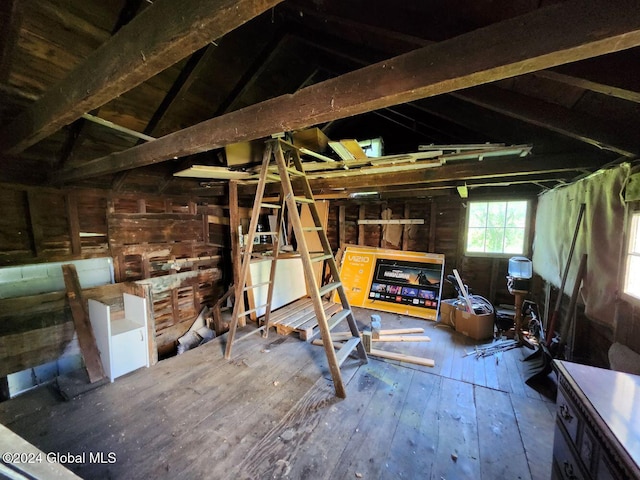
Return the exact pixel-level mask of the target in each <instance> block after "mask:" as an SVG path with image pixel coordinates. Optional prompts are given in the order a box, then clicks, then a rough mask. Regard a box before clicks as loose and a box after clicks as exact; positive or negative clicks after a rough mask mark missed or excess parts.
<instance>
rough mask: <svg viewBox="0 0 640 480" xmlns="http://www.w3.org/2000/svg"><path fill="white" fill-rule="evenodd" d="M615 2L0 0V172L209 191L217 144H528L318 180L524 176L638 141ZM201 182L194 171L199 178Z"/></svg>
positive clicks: (435, 185) (398, 187)
mask: <svg viewBox="0 0 640 480" xmlns="http://www.w3.org/2000/svg"><path fill="white" fill-rule="evenodd" d="M638 6H639V5H638V2H637V1H623V0H608V1H604V0H582V1H567V2H560V1H545V0H455V1H451V0H449V1H445V0H432V1H428V2H425V1H419V0H408V1H404V2H390V1H388V0H367V1H365V0H353V1H348V2H345V1H340V0H295V1H290V0H285V1H279V0H241V1H231V0H184V1H181V2H175V1H172V0H155V1H153V2H152V1H150V0H146V1H143V0H111V1H108V2H104V1H102V0H4V1H3V2H1V3H0V10H1V12H0V13H1V16H0V22H1V23H0V142H1V149H2V152H3V153H0V181H4V182H17V183H28V184H37V185H55V186H60V185H70V186H74V185H79V186H98V187H102V188H113V189H119V190H133V191H149V192H157V193H163V192H165V193H179V194H194V195H195V194H197V195H214V196H215V195H221V194H223V193H224V182H220V184H219V185H216V184H215V182H214V184H213V188H206V189H205V188H204V187H203V186H202V180H201V179H197V178H194V179H189V178H177V177H174V176H173V173H175V172H176V171H178V170H181V169H184V168H185V167H186V166H189V165H191V164H194V163H196V164H204V165H224V156H223V154H222V152H223V150H222V147H224V146H225V145H226V144H229V143H233V142H238V141H244V140H255V139H260V138H265V137H268V136H270V135H271V134H276V133H279V132H282V131H292V130H299V129H302V128H305V127H310V126H317V127H319V128H321V129H322V130H323V131H324V132H325V133H326V134H327V135H328V136H329V137H330V138H332V139H336V140H339V139H345V138H356V139H366V138H374V137H382V138H383V139H384V143H385V153H387V154H394V153H405V152H413V151H416V150H417V149H418V146H419V145H429V144H435V145H441V144H446V145H452V144H454V145H459V144H479V143H486V142H491V143H502V144H505V145H520V144H530V145H531V146H532V153H531V155H529V156H527V157H524V158H522V157H519V156H517V155H515V156H511V157H501V158H495V159H485V160H482V161H479V160H478V159H477V158H476V159H471V160H467V161H460V162H455V163H451V164H445V165H443V166H441V167H438V168H433V169H428V170H424V171H420V172H419V173H416V172H405V173H397V174H394V173H393V172H391V173H389V172H387V173H385V174H379V175H375V176H371V175H369V176H367V177H366V178H364V177H363V178H362V179H360V178H354V177H349V178H348V179H340V178H335V179H318V180H316V181H315V183H314V185H313V186H314V188H315V189H316V190H318V191H321V192H322V193H325V194H330V193H331V192H335V191H343V190H344V189H345V188H347V189H353V190H357V189H366V188H370V187H371V186H376V187H378V188H379V189H380V190H381V191H386V192H388V195H390V196H391V195H393V196H403V195H404V196H415V195H416V192H418V194H420V195H425V196H428V195H435V194H453V193H455V186H456V185H460V184H461V183H466V184H467V185H468V186H469V187H470V188H471V190H470V191H472V192H474V191H475V192H485V193H502V192H514V191H516V192H529V193H531V192H537V191H540V190H541V189H545V188H550V187H553V186H555V185H557V184H558V183H563V182H567V181H570V180H571V179H573V178H576V177H578V176H581V175H584V174H586V173H588V172H591V171H593V170H595V169H597V168H599V167H602V166H604V165H607V164H610V163H612V162H613V163H615V162H619V161H622V160H626V159H634V158H635V157H636V156H637V155H638V153H639V152H640V136H639V135H638V134H637V128H638V125H639V124H640V122H639V120H640V106H639V102H640V62H639V59H640V49H639V48H638V47H637V45H640V8H638ZM211 186H212V185H211V184H210V183H209V184H208V187H211Z"/></svg>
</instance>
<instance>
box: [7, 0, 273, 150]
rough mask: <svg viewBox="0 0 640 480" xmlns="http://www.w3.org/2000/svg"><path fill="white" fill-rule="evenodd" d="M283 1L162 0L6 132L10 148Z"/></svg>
mask: <svg viewBox="0 0 640 480" xmlns="http://www.w3.org/2000/svg"><path fill="white" fill-rule="evenodd" d="M280 1H281V0H182V1H181V2H175V1H173V0H156V1H155V3H154V4H153V5H151V6H150V7H148V8H147V9H145V10H144V11H143V12H142V13H141V14H140V15H138V16H136V17H135V18H134V19H133V20H132V21H131V22H130V23H129V24H128V25H127V26H126V27H124V28H123V29H122V30H121V31H120V32H118V33H117V34H116V35H114V36H113V37H111V39H109V40H108V41H107V42H106V43H105V44H104V45H102V46H101V47H100V48H98V49H97V50H96V51H95V52H93V53H92V54H91V55H90V56H89V57H88V58H87V59H86V61H84V62H83V63H81V64H80V65H78V67H77V68H76V69H75V70H73V71H72V72H71V73H70V74H69V75H68V76H67V77H66V78H65V79H64V81H63V82H61V83H60V84H58V85H57V86H55V87H53V88H51V89H50V90H48V91H47V92H45V94H44V95H43V96H42V97H41V98H40V100H38V101H37V102H35V103H34V104H33V105H31V106H30V107H29V108H28V109H27V110H26V111H25V112H23V113H22V114H21V115H20V116H19V117H18V118H16V119H15V120H14V121H13V122H12V123H11V124H9V125H8V126H7V127H6V128H5V129H3V131H2V132H1V133H0V145H1V146H2V150H3V151H5V152H7V153H14V154H15V153H19V152H21V151H23V150H24V149H26V148H27V147H29V146H30V145H33V144H34V143H36V142H37V141H39V140H41V139H43V138H45V137H47V136H48V135H50V134H52V133H54V132H55V131H57V130H59V129H60V128H62V127H63V126H65V125H67V124H69V123H71V122H72V121H74V120H76V119H78V118H79V117H80V116H81V115H82V114H83V113H85V112H88V111H90V110H93V109H95V108H97V107H99V106H101V105H104V104H105V103H107V102H108V101H110V100H112V99H113V98H115V97H117V96H118V95H121V94H122V93H124V92H126V91H128V90H130V89H132V88H133V87H135V86H137V85H139V84H141V83H142V82H144V81H146V80H147V79H149V78H151V77H152V76H154V75H156V74H157V73H159V72H161V71H162V70H164V69H166V68H167V67H170V66H171V65H173V64H174V63H176V62H178V61H180V60H182V59H183V58H184V57H186V56H187V55H189V54H191V53H193V52H195V51H196V50H198V49H199V48H202V47H203V46H205V45H206V44H207V43H209V42H211V41H212V40H215V39H217V38H220V37H222V36H223V35H224V34H225V33H227V32H229V31H231V30H233V29H235V28H236V27H238V26H240V25H242V24H243V23H245V22H247V21H248V20H250V19H252V18H253V17H255V16H257V15H259V14H261V13H262V12H264V11H265V10H267V9H269V8H271V7H273V6H275V5H277V4H278V3H280Z"/></svg>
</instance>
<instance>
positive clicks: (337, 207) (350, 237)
mask: <svg viewBox="0 0 640 480" xmlns="http://www.w3.org/2000/svg"><path fill="white" fill-rule="evenodd" d="M386 209H390V210H391V217H390V218H392V219H422V220H424V223H423V224H421V225H407V226H406V227H404V228H403V231H402V236H401V240H400V243H399V245H393V244H391V243H389V242H386V241H385V240H384V238H383V234H382V226H381V225H358V219H367V220H380V219H381V215H382V212H383V211H384V210H386ZM341 211H342V213H341ZM341 215H343V216H344V221H342V222H341V221H340V219H341ZM465 219H466V209H465V202H464V201H463V200H462V199H460V198H458V197H432V198H430V199H419V200H408V201H389V202H368V203H360V204H358V203H355V202H346V201H334V202H332V205H331V208H330V210H329V225H328V229H327V235H328V236H329V241H330V243H331V246H332V248H333V249H334V250H337V249H338V247H339V246H341V245H348V244H351V245H365V246H371V247H380V248H388V249H399V250H408V251H416V252H428V253H441V254H444V256H445V276H446V275H448V274H452V273H453V269H454V268H457V269H458V270H459V271H460V274H461V275H462V277H463V278H464V280H465V282H466V283H468V285H469V286H470V288H471V289H472V290H473V291H474V293H476V294H478V295H482V296H484V297H486V298H489V299H492V300H493V301H497V302H498V303H513V297H512V296H511V295H509V293H508V291H507V286H506V276H507V270H508V259H492V258H482V257H467V256H465V255H464V228H465ZM454 295H455V292H454V290H453V287H452V286H451V285H450V284H449V283H448V282H445V284H444V287H443V296H444V298H451V297H453V296H454Z"/></svg>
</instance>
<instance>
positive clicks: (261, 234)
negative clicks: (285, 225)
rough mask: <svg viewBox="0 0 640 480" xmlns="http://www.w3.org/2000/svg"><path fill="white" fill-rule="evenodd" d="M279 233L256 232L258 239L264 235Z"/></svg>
mask: <svg viewBox="0 0 640 480" xmlns="http://www.w3.org/2000/svg"><path fill="white" fill-rule="evenodd" d="M277 234H278V232H256V237H261V236H263V235H277Z"/></svg>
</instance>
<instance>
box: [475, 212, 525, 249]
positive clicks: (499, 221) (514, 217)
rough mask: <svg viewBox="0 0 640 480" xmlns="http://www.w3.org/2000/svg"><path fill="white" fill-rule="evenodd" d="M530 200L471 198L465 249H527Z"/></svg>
mask: <svg viewBox="0 0 640 480" xmlns="http://www.w3.org/2000/svg"><path fill="white" fill-rule="evenodd" d="M528 205H529V204H528V202H526V201H517V202H469V204H468V210H467V215H468V222H467V225H468V230H467V245H466V247H467V248H466V251H467V252H469V253H492V254H516V255H518V254H519V255H522V254H523V253H524V245H525V240H526V239H525V233H526V225H527V208H528Z"/></svg>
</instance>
